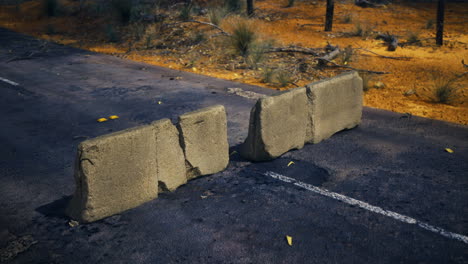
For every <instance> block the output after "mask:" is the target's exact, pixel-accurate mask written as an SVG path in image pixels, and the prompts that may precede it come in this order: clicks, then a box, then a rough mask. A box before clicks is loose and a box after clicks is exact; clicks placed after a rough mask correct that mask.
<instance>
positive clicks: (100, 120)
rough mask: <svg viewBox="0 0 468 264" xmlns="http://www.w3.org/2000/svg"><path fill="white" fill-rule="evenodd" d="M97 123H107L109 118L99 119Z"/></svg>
mask: <svg viewBox="0 0 468 264" xmlns="http://www.w3.org/2000/svg"><path fill="white" fill-rule="evenodd" d="M97 121H98V122H99V123H101V122H106V121H107V118H104V117H103V118H99V119H98V120H97Z"/></svg>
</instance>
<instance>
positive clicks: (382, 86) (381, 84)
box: [374, 81, 385, 89]
mask: <svg viewBox="0 0 468 264" xmlns="http://www.w3.org/2000/svg"><path fill="white" fill-rule="evenodd" d="M384 87H385V84H384V83H383V82H380V81H379V82H376V83H374V88H376V89H382V88H384Z"/></svg>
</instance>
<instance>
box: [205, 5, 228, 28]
mask: <svg viewBox="0 0 468 264" xmlns="http://www.w3.org/2000/svg"><path fill="white" fill-rule="evenodd" d="M226 15H227V10H226V8H220V7H215V8H211V9H210V10H208V19H209V20H210V23H212V24H214V25H217V26H219V24H221V21H222V20H223V19H224V17H225V16H226Z"/></svg>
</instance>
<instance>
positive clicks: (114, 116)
mask: <svg viewBox="0 0 468 264" xmlns="http://www.w3.org/2000/svg"><path fill="white" fill-rule="evenodd" d="M117 118H119V116H117V115H111V116H109V119H117Z"/></svg>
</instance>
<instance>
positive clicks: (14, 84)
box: [0, 77, 19, 86]
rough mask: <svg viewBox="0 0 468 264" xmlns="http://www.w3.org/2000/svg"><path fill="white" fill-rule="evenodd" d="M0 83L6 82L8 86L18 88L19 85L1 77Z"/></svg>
mask: <svg viewBox="0 0 468 264" xmlns="http://www.w3.org/2000/svg"><path fill="white" fill-rule="evenodd" d="M0 81H4V82H6V83H8V84H11V85H13V86H18V85H19V84H18V83H15V82H14V81H10V80H8V79H5V78H2V77H0Z"/></svg>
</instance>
